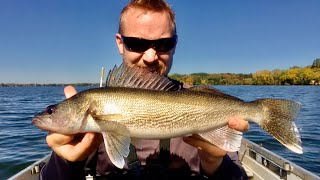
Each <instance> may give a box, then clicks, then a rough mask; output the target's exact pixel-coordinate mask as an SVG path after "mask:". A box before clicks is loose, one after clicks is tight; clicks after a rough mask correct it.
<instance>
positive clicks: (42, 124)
mask: <svg viewBox="0 0 320 180" xmlns="http://www.w3.org/2000/svg"><path fill="white" fill-rule="evenodd" d="M31 123H32V125H34V126H36V127H38V128H40V129H42V130H45V131H49V130H50V128H49V127H51V125H50V124H49V123H48V121H46V120H44V119H43V118H41V117H38V116H35V117H34V118H32V121H31Z"/></svg>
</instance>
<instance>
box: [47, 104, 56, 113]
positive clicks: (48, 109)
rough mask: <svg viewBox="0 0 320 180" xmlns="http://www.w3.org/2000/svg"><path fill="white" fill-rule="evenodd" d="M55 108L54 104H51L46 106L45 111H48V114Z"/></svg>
mask: <svg viewBox="0 0 320 180" xmlns="http://www.w3.org/2000/svg"><path fill="white" fill-rule="evenodd" d="M55 110H56V106H55V105H51V106H48V107H47V108H46V110H45V112H46V113H48V114H52V113H53V112H54V111H55Z"/></svg>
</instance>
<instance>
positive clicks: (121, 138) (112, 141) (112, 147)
mask: <svg viewBox="0 0 320 180" xmlns="http://www.w3.org/2000/svg"><path fill="white" fill-rule="evenodd" d="M102 136H103V140H104V145H105V148H106V151H107V154H108V156H109V158H110V160H111V162H112V163H113V164H114V165H115V166H116V167H118V168H120V169H122V168H123V167H124V165H125V160H124V158H126V157H128V155H129V152H130V149H129V147H130V137H129V136H125V135H121V134H117V133H110V132H102Z"/></svg>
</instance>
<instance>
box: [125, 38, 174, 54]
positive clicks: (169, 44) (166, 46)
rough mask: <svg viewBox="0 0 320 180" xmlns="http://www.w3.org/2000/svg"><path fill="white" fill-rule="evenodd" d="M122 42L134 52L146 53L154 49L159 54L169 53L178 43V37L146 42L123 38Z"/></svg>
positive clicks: (138, 39) (139, 39) (144, 40)
mask: <svg viewBox="0 0 320 180" xmlns="http://www.w3.org/2000/svg"><path fill="white" fill-rule="evenodd" d="M122 40H123V42H124V44H125V46H126V48H127V49H129V50H130V51H134V52H144V51H146V50H148V49H149V48H154V49H155V50H156V51H158V52H168V51H170V50H171V49H172V48H174V46H175V45H176V42H177V36H173V37H171V38H162V39H158V40H146V39H141V38H136V37H125V36H122Z"/></svg>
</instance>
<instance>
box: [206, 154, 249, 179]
mask: <svg viewBox="0 0 320 180" xmlns="http://www.w3.org/2000/svg"><path fill="white" fill-rule="evenodd" d="M207 178H208V179H248V176H247V174H246V172H245V170H244V169H243V167H242V165H241V162H240V161H239V158H238V154H237V152H233V153H228V154H227V155H225V156H224V157H223V161H222V163H221V165H220V166H219V168H218V169H217V171H216V172H215V173H214V174H213V176H210V177H207Z"/></svg>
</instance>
